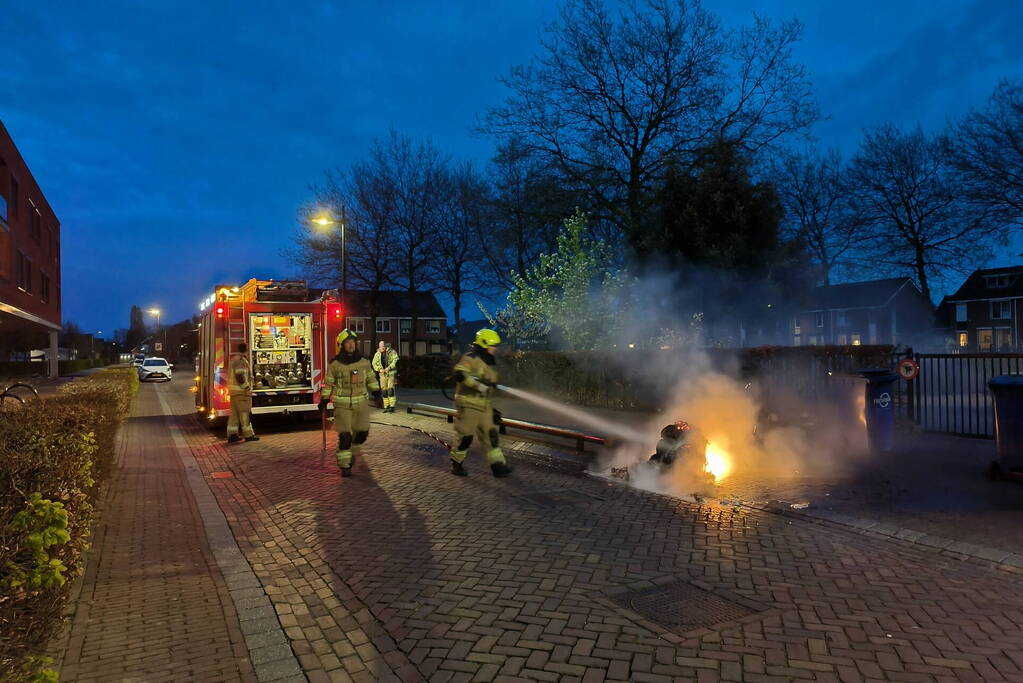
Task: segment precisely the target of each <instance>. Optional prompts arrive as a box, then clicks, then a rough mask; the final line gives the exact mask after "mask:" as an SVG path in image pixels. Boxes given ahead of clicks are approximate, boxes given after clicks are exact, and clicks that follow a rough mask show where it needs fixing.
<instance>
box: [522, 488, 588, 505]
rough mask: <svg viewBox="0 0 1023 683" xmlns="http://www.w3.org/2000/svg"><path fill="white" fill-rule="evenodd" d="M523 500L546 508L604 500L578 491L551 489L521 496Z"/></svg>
mask: <svg viewBox="0 0 1023 683" xmlns="http://www.w3.org/2000/svg"><path fill="white" fill-rule="evenodd" d="M519 498H521V499H522V500H524V501H526V502H528V503H532V504H533V505H539V506H540V507H545V508H556V507H565V506H569V505H581V504H583V503H595V502H597V501H602V500H604V499H603V498H601V497H600V496H591V495H590V494H588V493H584V492H582V491H579V490H577V489H551V490H549V491H533V492H532V493H524V494H522V495H520V496H519Z"/></svg>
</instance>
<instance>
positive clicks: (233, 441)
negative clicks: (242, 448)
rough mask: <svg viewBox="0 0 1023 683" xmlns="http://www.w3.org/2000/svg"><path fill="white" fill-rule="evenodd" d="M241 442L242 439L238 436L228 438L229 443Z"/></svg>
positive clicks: (233, 435)
mask: <svg viewBox="0 0 1023 683" xmlns="http://www.w3.org/2000/svg"><path fill="white" fill-rule="evenodd" d="M241 440H242V437H240V436H238V435H237V434H232V435H231V436H229V437H227V442H228V443H238V442H239V441H241Z"/></svg>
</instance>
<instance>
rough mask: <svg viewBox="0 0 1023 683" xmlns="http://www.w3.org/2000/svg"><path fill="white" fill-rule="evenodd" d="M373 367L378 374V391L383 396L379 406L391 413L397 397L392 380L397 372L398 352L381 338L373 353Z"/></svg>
mask: <svg viewBox="0 0 1023 683" xmlns="http://www.w3.org/2000/svg"><path fill="white" fill-rule="evenodd" d="M373 369H374V370H376V371H377V374H379V375H380V393H381V395H382V396H383V397H384V405H383V406H381V407H382V408H383V409H384V412H385V413H393V412H394V406H395V405H397V403H398V399H397V397H395V395H394V380H395V377H396V376H397V374H398V353H397V351H395V350H394V349H392V348H391V345H390V344H388V343H387V342H385V341H383V340H381V341H380V344H379V346H378V348H377V352H376V353H375V354H373Z"/></svg>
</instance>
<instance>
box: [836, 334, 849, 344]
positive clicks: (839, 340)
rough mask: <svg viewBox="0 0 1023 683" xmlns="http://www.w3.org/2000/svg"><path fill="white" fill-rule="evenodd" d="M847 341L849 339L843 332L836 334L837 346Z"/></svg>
mask: <svg viewBox="0 0 1023 683" xmlns="http://www.w3.org/2000/svg"><path fill="white" fill-rule="evenodd" d="M848 343H849V340H848V338H847V337H846V336H845V335H844V334H840V335H838V345H839V346H845V345H846V344H848Z"/></svg>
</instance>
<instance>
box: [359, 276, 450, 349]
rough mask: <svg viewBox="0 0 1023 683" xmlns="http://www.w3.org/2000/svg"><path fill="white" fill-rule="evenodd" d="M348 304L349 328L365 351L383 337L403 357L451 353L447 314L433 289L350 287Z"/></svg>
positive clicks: (372, 347) (373, 347) (374, 347)
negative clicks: (404, 290) (378, 290)
mask: <svg viewBox="0 0 1023 683" xmlns="http://www.w3.org/2000/svg"><path fill="white" fill-rule="evenodd" d="M345 307H346V308H347V309H348V310H347V312H346V314H345V318H346V322H347V326H348V329H350V330H352V331H354V332H355V333H357V334H358V335H359V337H360V338H361V340H362V342H361V343H362V346H363V348H362V352H363V353H365V354H372V352H373V351H375V350H376V345H377V343H378V342H380V341H381V340H383V341H387V342H390V343H391V344H392V345H393V346H394V348H395V350H397V351H398V355H400V356H401V357H403V358H408V357H409V356H411V355H416V356H422V355H425V354H428V353H444V354H446V353H449V352H450V344H449V342H448V316H447V314H446V313H445V312H444V309H443V308H442V307H441V305H440V303H439V302H438V301H437V297H435V296H434V295H433V294H431V293H430V292H416V293H415V295H412V294H410V293H408V292H400V291H398V292H395V291H384V292H370V291H366V290H348V291H347V292H346V293H345ZM374 309H375V310H374Z"/></svg>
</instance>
